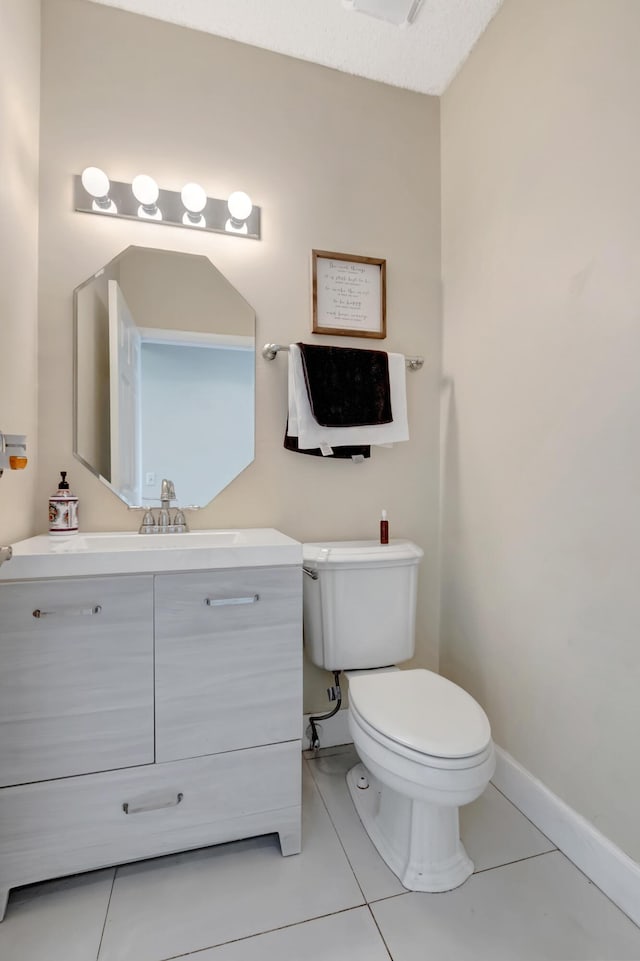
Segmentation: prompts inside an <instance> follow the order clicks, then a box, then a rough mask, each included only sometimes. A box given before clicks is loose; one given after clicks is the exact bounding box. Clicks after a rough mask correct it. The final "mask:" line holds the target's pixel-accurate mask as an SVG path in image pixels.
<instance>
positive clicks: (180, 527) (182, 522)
mask: <svg viewBox="0 0 640 961" xmlns="http://www.w3.org/2000/svg"><path fill="white" fill-rule="evenodd" d="M173 526H174V528H175V529H176V531H177V532H178V533H180V534H186V533H187V532H188V530H189V526H188V524H187V518H186V517H185V516H184V511H183V510H182V508H181V507H179V508H178V510H177V511H176V513H175V517H174V518H173Z"/></svg>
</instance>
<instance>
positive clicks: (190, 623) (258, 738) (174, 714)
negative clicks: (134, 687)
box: [156, 567, 302, 761]
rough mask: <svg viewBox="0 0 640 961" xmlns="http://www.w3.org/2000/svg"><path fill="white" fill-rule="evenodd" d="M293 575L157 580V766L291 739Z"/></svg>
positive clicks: (254, 571) (294, 701) (297, 655)
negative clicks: (165, 762) (164, 762)
mask: <svg viewBox="0 0 640 961" xmlns="http://www.w3.org/2000/svg"><path fill="white" fill-rule="evenodd" d="M301 581H302V572H301V570H300V568H299V567H282V568H243V569H240V570H229V571H226V570H225V571H213V572H208V573H206V574H203V573H199V572H198V573H192V574H161V575H157V576H156V760H157V761H170V760H176V759H179V758H186V757H195V756H197V755H205V754H216V753H218V752H221V751H233V750H236V749H238V748H245V747H253V746H258V745H263V744H273V743H276V742H279V741H288V740H297V739H299V738H300V726H301V721H302V692H301V687H302V583H301Z"/></svg>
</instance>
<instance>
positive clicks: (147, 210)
mask: <svg viewBox="0 0 640 961" xmlns="http://www.w3.org/2000/svg"><path fill="white" fill-rule="evenodd" d="M131 192H132V194H133V196H134V197H135V198H136V200H137V201H138V202H139V204H140V206H139V207H138V217H142V218H143V219H144V220H162V212H161V210H160V208H159V207H158V197H159V196H160V188H159V187H158V185H157V183H156V182H155V180H154V179H153V177H149V176H147V174H138V176H137V177H134V178H133V182H132V184H131Z"/></svg>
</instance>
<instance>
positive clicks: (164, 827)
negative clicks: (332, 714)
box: [0, 741, 301, 888]
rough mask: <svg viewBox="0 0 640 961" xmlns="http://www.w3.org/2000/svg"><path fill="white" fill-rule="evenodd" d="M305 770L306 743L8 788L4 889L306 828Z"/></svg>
mask: <svg viewBox="0 0 640 961" xmlns="http://www.w3.org/2000/svg"><path fill="white" fill-rule="evenodd" d="M300 766H301V745H300V741H297V742H295V743H293V742H292V743H288V744H276V745H272V746H270V747H265V748H257V749H255V750H247V751H235V752H232V753H229V754H219V755H216V756H215V757H206V758H195V759H189V760H186V761H176V762H172V763H170V764H158V765H150V766H148V767H143V768H138V769H130V770H128V771H113V772H109V773H104V774H91V775H86V776H84V777H79V778H67V779H65V780H62V781H49V782H47V783H41V784H28V785H22V786H20V787H12V788H5V789H4V790H2V791H0V888H2V887H14V886H16V885H19V884H26V883H29V882H31V881H38V880H44V879H46V878H51V877H57V876H60V875H63V874H74V873H76V872H78V871H86V870H89V869H94V868H99V867H104V866H105V865H110V864H118V863H121V862H124V861H135V860H139V859H141V858H146V857H156V856H159V855H162V854H170V853H172V852H175V851H183V850H187V849H189V848H196V847H203V846H206V845H209V844H217V843H220V842H224V841H232V840H235V839H238V838H244V837H253V836H255V835H259V834H269V833H271V832H275V831H281V832H282V831H286V830H292V825H295V824H296V823H297V824H298V829H299V817H300V803H301V797H300V793H301V783H300ZM290 853H294V852H293V851H292V852H290Z"/></svg>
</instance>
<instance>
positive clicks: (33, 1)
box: [0, 0, 40, 544]
mask: <svg viewBox="0 0 640 961" xmlns="http://www.w3.org/2000/svg"><path fill="white" fill-rule="evenodd" d="M39 88H40V3H39V0H21V2H20V3H16V2H15V0H0V171H2V174H1V176H0V210H2V217H0V246H1V247H2V257H0V430H1V431H5V432H6V433H11V434H27V435H28V445H29V450H28V454H29V460H30V463H29V466H28V467H27V469H26V470H25V471H6V472H5V474H4V477H2V479H0V544H7V543H10V542H12V541H16V540H20V539H22V538H24V537H28V536H29V535H30V534H32V533H33V532H34V530H35V526H36V522H35V516H34V498H35V485H36V447H37V354H36V351H37V284H38V121H39V109H40V107H39V99H40V89H39Z"/></svg>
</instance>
